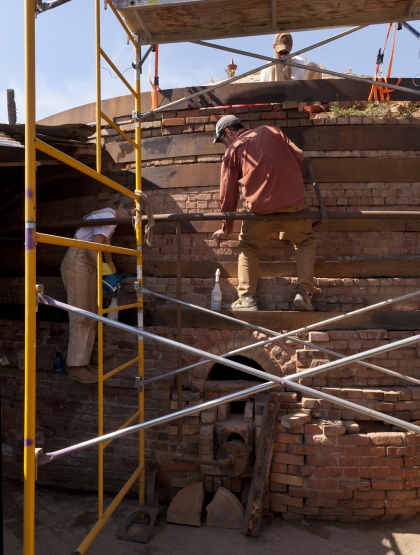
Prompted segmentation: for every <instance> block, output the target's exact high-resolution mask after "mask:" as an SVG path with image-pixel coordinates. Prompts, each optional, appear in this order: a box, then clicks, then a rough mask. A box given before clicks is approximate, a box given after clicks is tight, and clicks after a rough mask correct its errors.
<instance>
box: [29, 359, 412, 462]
mask: <svg viewBox="0 0 420 555" xmlns="http://www.w3.org/2000/svg"><path fill="white" fill-rule="evenodd" d="M241 366H242V365H241ZM243 368H246V371H247V372H248V373H253V372H251V370H254V369H251V368H250V367H248V366H244V367H243ZM266 377H267V378H270V380H272V381H269V382H266V383H264V384H260V385H257V386H253V387H250V388H248V389H244V390H243V391H240V392H236V393H231V394H229V395H225V396H224V397H219V398H217V399H213V400H211V401H206V402H205V403H202V404H201V405H194V406H192V407H187V408H185V409H183V410H182V411H181V412H178V411H177V412H174V413H171V414H167V415H164V416H161V417H158V418H155V419H153V420H149V421H148V422H143V423H141V424H136V425H134V426H131V427H129V428H125V429H124V430H117V431H115V432H111V433H109V434H105V435H104V436H102V437H96V438H94V439H90V440H88V441H84V442H82V443H78V444H76V445H71V446H69V447H65V448H64V449H59V450H58V451H53V452H51V453H46V454H44V455H40V456H39V457H38V464H39V465H43V464H47V463H49V462H51V461H54V460H56V459H58V458H60V457H64V456H66V455H69V454H70V453H74V452H76V451H81V450H82V449H87V448H89V447H92V446H94V445H98V444H99V443H104V442H109V441H112V440H114V439H118V438H120V437H124V436H126V435H130V434H132V433H134V432H137V431H138V430H145V429H147V428H152V427H153V426H158V425H161V424H166V423H167V422H171V421H172V420H176V419H177V418H179V417H180V416H189V415H191V414H195V413H197V412H201V411H203V410H207V409H209V408H213V407H216V406H218V405H222V404H224V403H228V402H230V401H236V400H238V399H242V398H244V397H250V396H251V395H255V394H257V393H261V392H263V391H267V390H269V389H272V388H273V387H275V386H276V385H283V386H285V387H288V388H290V389H294V390H297V391H302V392H303V393H306V394H307V395H309V396H311V397H319V398H320V399H325V400H328V401H331V402H333V403H334V404H335V405H339V406H342V407H345V408H348V409H351V410H354V411H355V412H359V413H361V414H366V415H369V416H372V417H374V418H377V419H378V420H382V421H385V422H389V423H390V424H393V425H396V426H399V427H400V428H404V429H406V430H409V431H411V432H416V433H420V427H419V426H416V425H415V424H411V423H409V422H404V421H403V420H399V419H398V418H394V417H392V416H388V415H386V414H383V413H381V412H377V411H375V410H372V409H368V408H366V407H362V406H360V405H356V404H355V403H352V402H351V401H346V400H344V399H341V398H339V397H333V396H332V395H330V394H328V393H324V392H322V391H317V390H315V389H312V388H310V387H307V386H304V385H300V384H297V383H295V382H292V381H290V380H288V379H285V378H280V377H279V376H273V375H271V374H266Z"/></svg>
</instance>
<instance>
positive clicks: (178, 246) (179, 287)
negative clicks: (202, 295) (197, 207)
mask: <svg viewBox="0 0 420 555" xmlns="http://www.w3.org/2000/svg"><path fill="white" fill-rule="evenodd" d="M181 240H182V230H181V222H180V221H178V222H176V296H177V299H178V300H181V298H182V284H181V260H182V254H181V253H182V243H181ZM176 340H177V341H178V343H182V305H180V304H177V305H176ZM176 362H177V367H178V368H181V367H182V351H181V349H177V351H176ZM176 391H177V410H178V411H180V410H182V374H181V373H179V374H177V377H176ZM182 422H183V419H182V418H180V419H179V420H178V422H177V429H178V437H177V440H178V449H179V451H181V449H182V442H183V437H182Z"/></svg>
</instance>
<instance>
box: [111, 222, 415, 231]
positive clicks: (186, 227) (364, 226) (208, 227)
mask: <svg viewBox="0 0 420 555" xmlns="http://www.w3.org/2000/svg"><path fill="white" fill-rule="evenodd" d="M181 228H182V231H183V233H214V232H215V231H216V229H219V228H220V222H214V221H209V222H182V223H181ZM273 229H274V230H275V229H276V228H275V227H274V228H273ZM239 230H240V222H239V221H235V223H234V231H235V233H239ZM329 231H334V232H335V231H341V232H350V231H356V232H364V231H388V232H390V231H420V222H419V221H417V220H379V219H378V220H377V219H372V220H327V221H326V222H325V223H323V224H322V225H320V226H318V227H317V228H316V232H317V233H319V232H329ZM117 232H118V228H117ZM154 232H155V233H175V223H174V222H157V223H156V226H155V228H154Z"/></svg>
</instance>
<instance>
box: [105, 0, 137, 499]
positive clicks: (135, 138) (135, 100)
mask: <svg viewBox="0 0 420 555" xmlns="http://www.w3.org/2000/svg"><path fill="white" fill-rule="evenodd" d="M108 2H109V0H108ZM136 39H137V40H136V42H135V44H134V64H133V69H134V90H135V91H136V94H135V95H134V109H135V110H136V111H137V110H138V111H140V110H141V94H140V93H141V84H140V73H141V47H140V45H139V40H138V35H136ZM134 140H135V142H136V144H137V148H136V150H135V162H136V176H135V183H136V192H141V190H142V167H141V162H142V146H141V126H140V125H137V126H136V127H135V129H134ZM136 209H137V211H138V213H139V211H140V198H139V197H137V199H136ZM136 251H137V259H136V264H137V279H138V281H139V283H140V284H143V273H144V272H143V227H142V225H141V222H138V224H137V225H136ZM136 294H137V305H138V306H137V326H138V327H139V328H143V313H144V306H143V305H144V299H143V294H142V293H140V291H137V292H136ZM137 356H138V362H137V376H138V378H139V379H140V380H143V379H144V341H143V338H142V337H140V336H138V337H137ZM137 402H138V408H139V422H144V419H145V392H144V387H142V388H140V389H139V391H138V395H137ZM138 442H139V443H138V457H139V466H140V468H141V470H140V476H139V498H138V499H139V504H140V505H145V503H146V469H145V446H144V445H145V443H144V430H140V431H139V433H138Z"/></svg>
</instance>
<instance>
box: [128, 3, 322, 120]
mask: <svg viewBox="0 0 420 555" xmlns="http://www.w3.org/2000/svg"><path fill="white" fill-rule="evenodd" d="M135 13H136V15H137V12H135ZM275 63H277V61H273V62H272V63H269V64H264V65H263V66H259V67H257V68H255V69H251V70H249V71H247V72H246V73H242V74H241V75H235V77H231V78H230V79H226V81H223V82H222V83H216V84H215V85H211V86H210V87H206V88H205V89H202V90H201V91H198V92H196V93H193V94H189V95H188V96H184V98H180V99H179V100H174V101H173V102H169V104H165V105H164V106H161V107H160V108H156V109H155V110H149V111H148V112H144V113H143V114H141V113H140V112H137V118H138V119H142V118H145V117H147V116H150V115H152V114H158V113H159V112H163V111H164V110H168V109H169V108H173V107H174V106H178V104H182V103H183V102H186V101H187V100H191V99H193V98H195V97H196V96H201V95H203V94H206V93H208V92H212V91H215V90H216V89H219V88H220V87H224V86H226V85H230V84H231V83H234V82H235V81H238V79H242V78H243V77H248V75H253V74H254V73H257V72H258V71H261V70H263V69H265V68H266V67H269V66H270V65H274V64H275ZM311 69H312V68H311Z"/></svg>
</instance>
